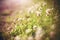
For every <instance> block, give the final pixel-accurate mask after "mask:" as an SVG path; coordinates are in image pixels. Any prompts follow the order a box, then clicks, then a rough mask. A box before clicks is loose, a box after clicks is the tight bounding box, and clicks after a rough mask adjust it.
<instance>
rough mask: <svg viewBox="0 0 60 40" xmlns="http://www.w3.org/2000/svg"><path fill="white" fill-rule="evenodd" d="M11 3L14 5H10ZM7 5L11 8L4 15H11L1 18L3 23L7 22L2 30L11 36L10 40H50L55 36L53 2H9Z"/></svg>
mask: <svg viewBox="0 0 60 40" xmlns="http://www.w3.org/2000/svg"><path fill="white" fill-rule="evenodd" d="M9 2H10V3H12V4H9ZM14 2H15V3H14ZM6 3H7V5H9V8H8V9H7V10H4V11H3V14H4V13H5V14H6V13H7V14H11V15H9V16H1V18H2V19H3V20H2V21H5V22H7V23H5V24H4V27H3V28H2V30H3V32H6V33H7V34H10V38H9V39H8V40H49V39H50V35H51V36H52V35H53V30H54V24H53V17H54V15H53V12H54V8H53V2H51V1H50V2H49V3H48V2H47V1H44V0H12V1H10V0H7V2H6ZM12 11H13V12H12ZM4 17H5V19H4ZM5 35H6V34H5Z"/></svg>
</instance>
